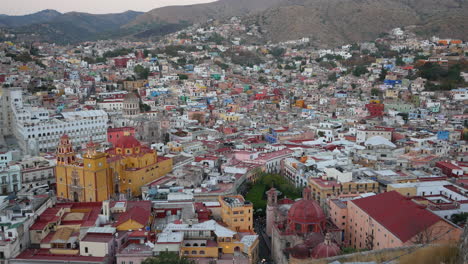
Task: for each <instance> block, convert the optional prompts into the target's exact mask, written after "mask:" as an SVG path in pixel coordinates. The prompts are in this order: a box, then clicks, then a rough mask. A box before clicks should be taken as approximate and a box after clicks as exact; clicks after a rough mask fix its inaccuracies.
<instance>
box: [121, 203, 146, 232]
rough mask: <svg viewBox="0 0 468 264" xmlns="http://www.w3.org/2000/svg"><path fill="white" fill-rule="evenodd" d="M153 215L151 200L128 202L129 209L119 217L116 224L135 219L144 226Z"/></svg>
mask: <svg viewBox="0 0 468 264" xmlns="http://www.w3.org/2000/svg"><path fill="white" fill-rule="evenodd" d="M150 217H151V201H133V202H127V210H126V211H125V212H124V213H121V214H119V215H118V217H117V222H116V223H115V224H114V226H119V225H121V224H123V223H125V222H127V221H128V220H133V221H135V222H137V223H140V224H141V225H143V226H146V224H147V223H148V222H149V220H150Z"/></svg>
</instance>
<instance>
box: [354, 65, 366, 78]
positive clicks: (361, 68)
mask: <svg viewBox="0 0 468 264" xmlns="http://www.w3.org/2000/svg"><path fill="white" fill-rule="evenodd" d="M368 72H369V71H368V70H367V67H366V66H364V65H358V66H356V67H354V69H353V75H354V76H356V77H359V76H361V75H363V74H366V73H368Z"/></svg>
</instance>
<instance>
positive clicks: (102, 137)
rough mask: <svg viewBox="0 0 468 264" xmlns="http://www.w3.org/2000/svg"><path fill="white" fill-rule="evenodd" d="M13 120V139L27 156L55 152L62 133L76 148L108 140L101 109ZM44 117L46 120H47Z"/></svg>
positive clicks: (105, 114) (106, 117) (106, 118)
mask: <svg viewBox="0 0 468 264" xmlns="http://www.w3.org/2000/svg"><path fill="white" fill-rule="evenodd" d="M43 117H44V118H42V119H38V118H36V119H33V118H31V116H26V117H25V118H23V119H19V120H18V119H17V120H16V131H15V136H16V138H17V140H18V143H19V145H20V147H21V149H22V150H23V151H24V152H25V153H27V154H33V155H34V154H37V153H38V152H39V151H41V152H47V151H54V150H55V148H56V146H57V142H59V139H60V137H61V136H62V135H63V134H68V135H69V136H70V138H71V140H72V143H73V144H74V145H75V146H80V145H81V144H84V143H86V142H88V141H89V140H90V139H91V138H92V140H93V141H95V142H104V141H106V138H107V121H108V116H107V113H106V112H105V111H103V110H91V111H76V112H64V113H61V114H60V115H59V116H57V117H54V118H51V117H49V116H43ZM46 117H47V118H46Z"/></svg>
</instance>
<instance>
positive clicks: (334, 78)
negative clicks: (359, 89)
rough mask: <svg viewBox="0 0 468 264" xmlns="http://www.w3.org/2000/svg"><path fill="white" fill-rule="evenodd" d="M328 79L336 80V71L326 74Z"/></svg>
mask: <svg viewBox="0 0 468 264" xmlns="http://www.w3.org/2000/svg"><path fill="white" fill-rule="evenodd" d="M328 80H329V81H330V82H336V80H338V77H337V76H336V73H335V72H332V73H330V74H329V75H328Z"/></svg>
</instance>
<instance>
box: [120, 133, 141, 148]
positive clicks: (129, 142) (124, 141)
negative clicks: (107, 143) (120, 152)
mask: <svg viewBox="0 0 468 264" xmlns="http://www.w3.org/2000/svg"><path fill="white" fill-rule="evenodd" d="M140 146H141V143H140V141H138V140H137V139H136V138H135V137H134V136H132V135H126V136H123V137H121V138H120V139H119V140H118V141H117V142H116V143H115V147H116V148H122V149H124V148H135V147H140Z"/></svg>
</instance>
